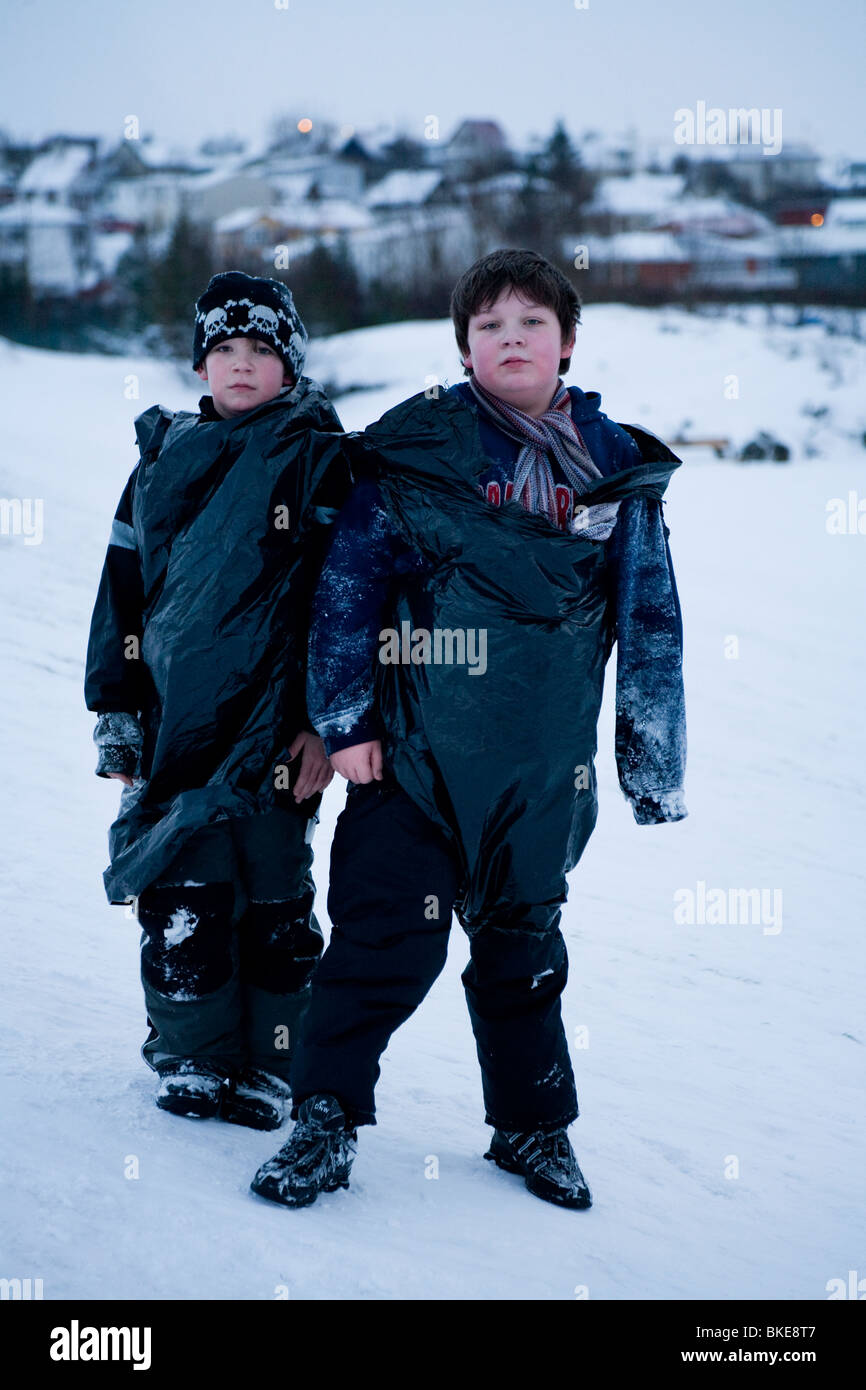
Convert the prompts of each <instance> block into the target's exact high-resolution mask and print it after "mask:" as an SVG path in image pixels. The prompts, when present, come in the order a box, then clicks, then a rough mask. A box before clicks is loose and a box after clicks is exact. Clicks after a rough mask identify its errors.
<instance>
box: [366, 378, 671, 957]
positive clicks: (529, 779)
mask: <svg viewBox="0 0 866 1390" xmlns="http://www.w3.org/2000/svg"><path fill="white" fill-rule="evenodd" d="M624 428H628V427H627V426H625V427H624ZM632 433H633V434H634V436H635V438H636V439H637V442H638V444H639V446H640V447H641V451H642V453H643V454H644V459H645V461H644V463H643V464H642V465H640V466H637V467H633V468H628V469H624V470H622V471H620V472H619V473H617V474H615V475H613V476H612V477H610V478H607V479H605V480H604V481H603V482H602V483H600V484H598V485H597V486H596V487H595V488H594V489H593V490H592V491H591V492H587V493H586V494H584V495H583V496H582V497H581V499H580V500H581V502H582V503H583V504H586V505H589V504H591V503H595V502H603V501H614V500H616V499H624V498H627V497H629V496H634V495H637V494H640V493H644V494H646V495H648V496H650V497H653V498H657V499H660V498H661V496H662V494H663V492H664V490H665V487H666V485H667V483H668V480H669V478H670V476H671V474H672V473H673V472H674V470H675V469H676V468H678V467H679V466H680V460H678V459H677V458H676V457H675V456H674V455H673V454H672V453H671V452H670V450H668V449H667V447H666V446H665V445H664V444H662V443H661V441H658V440H656V439H655V438H654V437H653V436H649V435H646V434H644V433H643V432H642V431H640V430H637V429H633V430H632ZM647 446H649V447H647ZM352 450H353V455H354V454H356V453H357V451H359V450H360V451H361V454H362V457H363V456H364V453H366V458H367V463H366V468H367V469H368V470H370V471H374V472H375V473H376V475H377V481H378V484H379V487H380V490H381V493H382V497H383V499H384V503H385V506H386V507H387V508H388V510H389V512H390V515H391V518H392V520H393V522H394V524H395V525H396V526H397V528H398V530H399V531H400V532H401V533H402V535H403V536H404V538H405V539H406V540H407V541H408V542H409V544H411V545H412V546H413V547H414V548H415V549H416V550H418V551H419V552H421V554H422V555H423V556H424V557H425V558H426V560H427V561H428V563H429V565H430V566H431V571H432V572H431V573H430V574H429V576H425V579H424V581H423V582H421V583H417V584H409V585H405V586H402V587H401V588H400V589H399V592H398V596H397V598H396V600H395V608H394V615H393V623H394V630H395V631H399V632H400V633H401V634H405V633H406V632H409V633H410V634H411V633H412V632H418V631H419V630H421V629H424V630H426V631H427V632H430V633H433V632H434V630H436V629H438V630H439V632H440V634H441V633H446V634H447V633H448V632H450V633H454V632H455V631H459V630H461V629H462V630H463V632H464V634H466V633H467V632H468V631H469V630H474V631H475V633H476V638H475V652H476V654H477V651H478V641H479V638H478V635H477V634H478V632H479V630H480V629H484V630H486V670H485V671H484V673H483V674H480V673H479V674H470V667H469V665H468V664H458V662H457V661H452V662H451V663H450V664H449V662H448V660H447V655H445V653H446V652H447V650H448V642H447V640H446V641H442V642H441V643H440V656H441V657H442V659H441V660H440V661H439V662H438V663H437V662H436V661H435V660H432V661H430V660H428V661H423V662H419V663H418V664H415V663H414V662H412V661H411V660H409V661H400V662H399V663H397V662H393V663H389V664H381V665H380V669H379V672H378V677H377V702H378V706H379V710H380V712H381V716H382V722H383V724H384V727H385V730H386V735H385V758H386V762H387V764H388V765H390V767H391V769H392V771H393V773H394V775H395V777H396V779H397V781H398V782H399V783H400V785H401V786H402V787H403V789H404V790H405V791H406V792H407V793H408V794H409V795H410V796H411V797H412V799H413V800H414V801H415V802H416V803H417V804H418V805H419V806H420V807H421V808H422V810H424V811H425V812H426V814H427V815H428V816H429V817H430V819H431V820H432V821H433V822H434V823H435V824H436V825H437V826H438V827H439V828H440V829H441V830H443V831H444V832H445V833H446V835H447V836H448V837H449V838H450V839H451V840H452V842H453V843H455V845H456V846H457V848H458V851H459V854H460V858H461V861H462V866H463V870H464V875H465V879H464V882H465V895H464V897H463V899H462V901H461V902H460V903H459V905H458V907H457V912H458V916H459V918H460V921H461V923H462V924H463V926H464V927H465V928H466V930H467V931H469V932H472V931H476V930H478V929H479V928H481V927H482V926H484V927H485V928H491V927H492V928H499V927H509V926H516V925H519V926H520V928H521V929H522V930H530V931H546V930H549V929H550V927H551V925H552V924H553V923H555V921H556V920H557V913H558V910H559V908H560V906H561V904H562V902H563V901H564V900H565V897H566V892H567V885H566V880H565V875H566V873H567V872H568V871H569V870H570V869H572V868H573V867H574V865H575V864H576V863H577V861H578V860H579V858H580V856H581V854H582V852H583V850H584V847H585V846H586V843H587V841H588V839H589V837H590V835H591V834H592V831H593V828H594V826H595V822H596V818H597V814H598V800H597V790H596V775H595V768H594V762H593V759H594V755H595V752H596V726H597V721H598V715H599V709H600V706H601V700H602V691H603V684H604V668H605V664H606V661H607V658H608V656H609V655H610V652H611V650H612V646H613V635H612V632H611V624H610V617H609V611H610V610H609V605H608V595H609V588H608V578H607V575H606V554H605V542H603V541H592V540H587V539H585V538H583V537H581V536H580V535H579V534H577V533H572V532H564V531H561V530H559V529H557V528H556V527H555V526H554V525H553V524H552V523H551V522H549V521H548V520H547V519H546V518H545V517H543V516H538V515H533V514H530V513H529V512H527V511H526V510H525V509H524V507H523V506H522V505H521V504H520V503H518V502H516V501H513V500H512V501H509V502H506V503H504V504H503V505H502V506H500V507H498V508H493V507H491V506H490V505H489V504H488V503H487V501H486V499H485V498H484V496H483V495H482V493H481V491H480V490H479V488H478V486H477V483H476V479H477V476H478V475H479V474H481V473H483V472H484V470H485V469H486V468H487V467H488V466H489V460H488V459H487V458H486V456H485V454H484V452H483V450H482V446H481V441H480V437H479V434H478V427H477V419H476V416H475V414H474V413H473V412H472V411H469V410H467V409H466V407H465V405H463V404H462V403H461V402H459V401H456V400H455V398H454V396H453V395H451V394H450V393H443V394H441V395H440V396H439V397H438V399H437V398H428V397H427V395H426V394H421V395H418V396H414V397H412V398H411V399H410V400H408V401H406V402H404V403H403V404H402V405H400V406H398V407H396V408H395V409H394V410H391V411H389V412H387V413H386V414H385V415H384V416H383V417H382V419H381V420H380V421H378V422H377V423H376V424H375V425H373V426H372V427H370V428H369V429H367V430H366V431H365V433H364V435H363V436H361V437H360V439H358V440H353V443H352ZM647 455H649V458H647ZM362 466H363V465H362V464H361V461H360V459H359V460H358V462H357V463H356V469H357V470H358V471H360V468H361V467H362ZM404 623H408V624H409V625H410V626H409V628H408V629H406V628H403V627H402V624H404ZM419 650H422V648H419ZM431 650H432V648H431ZM451 650H452V653H454V652H457V651H459V649H458V648H455V647H454V646H453V645H452V646H451ZM380 660H381V658H380Z"/></svg>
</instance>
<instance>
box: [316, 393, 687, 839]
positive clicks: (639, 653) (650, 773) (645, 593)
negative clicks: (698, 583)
mask: <svg viewBox="0 0 866 1390" xmlns="http://www.w3.org/2000/svg"><path fill="white" fill-rule="evenodd" d="M450 390H451V391H453V392H456V393H458V395H459V396H460V398H461V399H463V400H465V401H466V402H467V404H468V405H470V406H472V407H473V408H474V396H473V394H472V391H471V389H470V387H469V385H468V384H467V383H465V382H460V383H458V384H457V385H455V386H453V387H451V388H450ZM569 392H570V395H571V398H572V418H573V419H574V420H575V423H576V424H577V425H578V426H579V428H580V431H581V434H582V435H583V438H584V440H585V442H586V445H587V447H588V449H589V451H590V453H591V455H592V458H593V459H594V461H595V463H596V464H597V466H598V468H599V469H600V471H601V473H602V474H603V475H604V476H610V475H611V474H613V473H616V472H619V471H620V470H621V469H625V468H631V467H634V466H635V465H637V464H640V463H641V461H642V458H643V457H644V455H643V453H642V451H641V448H640V447H639V446H638V444H637V442H636V441H635V438H633V436H632V435H631V434H630V433H629V432H628V431H627V430H626V429H623V428H622V427H621V426H620V425H617V424H615V423H614V422H613V421H612V420H609V419H608V417H607V416H606V415H605V414H604V412H603V411H602V410H601V408H600V406H601V396H600V395H599V393H598V392H597V391H591V392H586V393H584V392H583V391H581V390H580V389H579V388H578V387H575V386H572V387H569ZM478 420H479V429H480V435H481V443H482V447H483V449H484V452H485V453H486V454H487V456H488V458H489V459H490V468H489V469H488V470H487V472H485V473H484V474H482V475H481V479H480V481H481V486H482V489H483V491H484V492H485V495H486V497H487V500H488V502H489V503H490V504H491V505H492V506H497V505H499V503H500V502H501V501H506V500H508V498H509V497H510V496H511V484H512V480H513V478H514V471H515V465H516V462H517V456H518V452H519V445H518V444H517V443H516V441H514V440H512V439H511V438H509V437H508V436H507V435H505V434H503V433H502V432H501V431H500V430H498V429H497V428H496V426H495V425H494V424H493V423H492V422H491V421H490V420H489V419H488V418H487V417H485V416H484V414H483V413H479V416H478ZM639 433H641V432H639ZM643 433H644V434H646V432H643ZM648 437H649V439H650V440H652V439H654V438H655V437H654V436H648ZM658 443H659V444H660V446H661V449H662V450H665V446H664V445H661V442H660V441H658ZM665 452H666V453H667V456H668V457H671V455H670V453H669V451H665ZM553 467H554V480H555V482H556V484H557V499H558V502H559V505H560V507H561V508H562V511H563V515H564V516H568V515H570V514H571V512H572V511H573V507H574V504H575V503H576V502H578V501H579V497H578V496H577V494H573V493H572V490H571V488H570V487H569V486H568V484H567V482H566V479H565V478H564V477H563V476H562V474H561V473H560V472H559V470H558V469H557V467H556V465H555V463H554V465H553ZM662 505H663V504H662V503H661V502H647V501H646V500H644V499H641V498H629V499H627V500H625V501H624V502H622V503H621V505H620V512H619V517H618V520H617V523H616V525H615V527H614V529H613V532H612V533H611V536H610V538H609V540H608V541H607V543H606V548H607V558H608V579H609V603H610V613H611V617H610V626H611V642H610V646H611V647H612V644H613V641H614V640H616V641H617V643H618V660H617V689H616V720H617V725H616V759H617V767H618V773H619V779H620V785H621V787H622V790H623V792H624V793H625V795H626V796H627V797H628V799H629V801H630V803H631V805H632V808H633V811H634V814H635V819H636V820H637V821H638V823H639V824H656V823H660V822H663V821H673V820H680V819H682V818H683V817H684V816H685V815H686V814H687V812H686V809H685V805H684V801H683V777H684V771H685V755H686V728H685V700H684V693H683V684H682V647H683V629H682V615H681V611H680V603H679V597H678V594H677V589H676V582H675V579H674V571H673V563H672V560H671V555H670V549H669V546H668V536H669V534H670V532H669V530H668V528H667V526H666V525H665V524H664V521H663V518H662V512H661V507H662ZM423 574H424V561H423V559H422V557H421V556H420V555H419V554H418V553H417V552H416V551H414V550H413V549H411V548H410V547H409V546H407V544H406V543H405V541H404V540H403V538H402V537H401V535H400V534H399V533H398V532H397V531H396V529H395V528H394V526H393V524H392V522H391V520H390V517H389V514H388V512H387V510H386V508H385V506H384V504H383V501H382V498H381V495H380V492H379V488H378V486H377V484H376V483H375V482H374V481H372V480H370V479H364V480H362V481H360V482H358V483H357V484H356V486H355V488H354V490H353V492H352V494H351V496H350V498H349V500H348V502H347V503H346V505H345V506H344V508H343V510H342V511H341V513H340V516H339V518H338V520H337V523H336V526H335V528H334V534H333V538H332V541H331V545H330V549H329V552H328V555H327V558H326V561H325V565H324V567H323V569H322V572H321V576H320V579H319V584H318V587H317V590H316V593H315V596H314V600H313V619H312V625H311V630H310V651H309V664H308V687H307V704H308V709H309V712H310V718H311V720H312V723H313V724H314V726H315V728H316V729H317V731H318V732H319V734H320V735H321V737H322V739H323V740H324V743H325V748H326V750H327V751H328V753H329V754H330V753H335V752H337V751H339V750H340V749H342V748H347V747H351V746H353V745H354V744H358V743H364V742H367V741H369V740H371V739H375V738H379V737H381V734H382V727H381V724H380V721H379V716H378V712H377V709H376V703H375V689H376V670H377V657H378V651H379V644H380V633H381V631H382V629H384V628H385V627H388V626H391V621H390V618H389V614H390V612H391V610H392V603H393V596H394V593H395V586H400V585H403V584H411V583H412V582H413V579H416V580H421V579H422V578H423ZM608 654H609V650H608Z"/></svg>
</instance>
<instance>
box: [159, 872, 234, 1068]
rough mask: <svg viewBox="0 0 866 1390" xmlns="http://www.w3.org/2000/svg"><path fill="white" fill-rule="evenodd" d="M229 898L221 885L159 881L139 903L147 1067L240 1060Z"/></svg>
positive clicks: (227, 1063)
mask: <svg viewBox="0 0 866 1390" xmlns="http://www.w3.org/2000/svg"><path fill="white" fill-rule="evenodd" d="M232 906H233V902H232V894H231V889H230V888H228V887H227V885H224V884H192V885H188V884H162V885H153V886H152V887H150V888H148V889H145V891H144V892H143V893H142V895H141V898H140V899H139V905H138V919H139V925H140V926H141V928H142V935H141V982H142V987H143V989H144V998H145V1003H146V1005H147V1014H148V1020H149V1022H150V1025H151V1032H150V1036H149V1037H148V1038H147V1040H146V1041H145V1043H144V1045H143V1046H142V1049H141V1054H142V1057H143V1058H144V1060H145V1061H146V1062H147V1064H148V1066H150V1067H153V1068H154V1070H155V1071H159V1070H160V1069H161V1068H162V1067H164V1066H165V1065H166V1064H168V1063H171V1062H175V1061H179V1060H181V1059H183V1058H190V1057H207V1058H208V1059H209V1060H210V1061H212V1062H217V1063H219V1064H221V1065H223V1066H225V1067H227V1068H228V1069H233V1068H234V1067H236V1066H238V1065H239V1064H240V1063H241V1062H242V1060H243V1036H242V1026H241V1025H242V1014H241V1005H242V1001H241V993H240V986H239V983H238V980H237V973H236V966H235V961H234V954H233V949H232V924H231V918H232Z"/></svg>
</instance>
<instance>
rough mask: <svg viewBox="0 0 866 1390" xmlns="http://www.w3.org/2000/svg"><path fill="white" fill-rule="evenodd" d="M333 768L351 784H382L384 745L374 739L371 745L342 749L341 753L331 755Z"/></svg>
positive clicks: (364, 744)
mask: <svg viewBox="0 0 866 1390" xmlns="http://www.w3.org/2000/svg"><path fill="white" fill-rule="evenodd" d="M331 766H332V767H333V769H334V771H335V772H339V774H340V776H341V777H345V778H346V779H347V780H348V781H349V782H361V783H363V782H381V780H382V743H381V741H380V740H379V739H378V738H374V739H373V741H372V742H371V743H353V744H352V746H351V748H341V749H340V751H339V753H332V754H331Z"/></svg>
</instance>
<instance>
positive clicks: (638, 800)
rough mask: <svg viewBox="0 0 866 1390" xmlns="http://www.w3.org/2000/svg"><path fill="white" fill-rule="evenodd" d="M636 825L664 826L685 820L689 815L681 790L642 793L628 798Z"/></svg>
mask: <svg viewBox="0 0 866 1390" xmlns="http://www.w3.org/2000/svg"><path fill="white" fill-rule="evenodd" d="M629 800H630V802H631V808H632V810H633V811H634V818H635V820H636V821H637V823H638V825H664V824H665V823H666V822H668V821H677V820H685V818H686V816H687V815H688V814H689V813H688V811H687V810H686V803H685V800H684V798H683V788H682V787H673V788H672V789H670V790H668V791H654V792H644V793H643V795H641V796H634V797H629Z"/></svg>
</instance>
